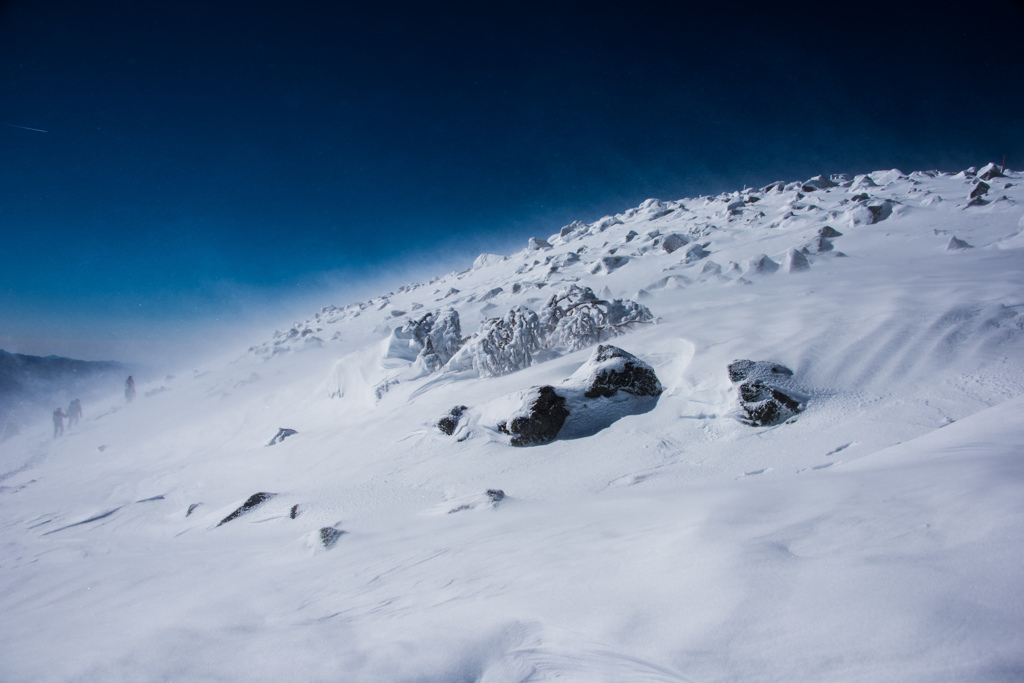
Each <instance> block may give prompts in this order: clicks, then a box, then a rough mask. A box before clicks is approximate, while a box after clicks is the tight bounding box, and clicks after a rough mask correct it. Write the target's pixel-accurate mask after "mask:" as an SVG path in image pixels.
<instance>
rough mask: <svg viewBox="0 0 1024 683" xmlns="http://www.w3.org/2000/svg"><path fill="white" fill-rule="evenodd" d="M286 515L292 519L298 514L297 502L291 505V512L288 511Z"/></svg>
mask: <svg viewBox="0 0 1024 683" xmlns="http://www.w3.org/2000/svg"><path fill="white" fill-rule="evenodd" d="M288 516H289V517H291V518H292V519H295V518H296V517H298V516H299V504H298V503H296V504H295V505H292V509H291V512H289V513H288Z"/></svg>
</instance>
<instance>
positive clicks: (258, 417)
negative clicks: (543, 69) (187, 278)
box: [0, 164, 1024, 683]
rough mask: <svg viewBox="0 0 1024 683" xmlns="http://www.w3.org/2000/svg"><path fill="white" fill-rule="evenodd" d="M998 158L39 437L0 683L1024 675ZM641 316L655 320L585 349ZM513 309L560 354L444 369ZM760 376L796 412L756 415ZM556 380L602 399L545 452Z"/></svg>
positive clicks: (626, 230) (4, 448) (434, 284)
mask: <svg viewBox="0 0 1024 683" xmlns="http://www.w3.org/2000/svg"><path fill="white" fill-rule="evenodd" d="M979 167H980V168H974V169H967V170H966V171H964V172H961V173H956V174H953V173H942V172H937V171H923V172H913V173H909V174H908V173H902V172H900V171H898V170H894V171H891V172H889V171H883V172H877V173H871V174H865V175H860V176H854V175H852V174H851V175H844V174H832V175H822V176H820V177H816V178H810V179H807V180H801V181H794V182H789V181H780V182H775V183H771V184H769V185H765V186H764V187H762V188H745V189H743V190H740V191H736V192H729V193H723V194H721V195H717V196H705V197H695V198H689V199H685V200H682V201H678V202H668V201H661V200H653V201H651V202H645V203H644V205H642V206H641V207H639V208H637V209H633V210H630V211H626V212H623V213H620V214H617V215H615V216H606V217H603V218H601V219H600V220H598V221H594V222H586V221H577V222H575V223H572V224H570V225H568V226H566V227H565V228H563V229H562V230H561V231H557V233H556V235H553V236H551V237H548V238H546V239H541V238H542V237H543V234H547V233H548V232H549V230H548V229H545V230H543V232H542V233H538V235H539V236H538V238H537V239H536V240H534V242H533V243H532V244H528V243H526V240H525V239H524V245H523V249H522V250H521V251H519V252H516V253H513V254H509V255H507V256H494V257H486V258H484V259H481V260H480V262H479V263H478V267H477V268H475V269H473V268H469V267H468V266H469V264H468V263H467V268H466V269H465V270H462V271H459V272H453V273H448V274H446V275H442V276H439V277H437V278H434V279H432V280H431V281H429V282H426V283H422V284H410V285H406V286H404V287H400V288H398V289H396V290H394V291H391V292H388V293H386V294H383V295H381V296H377V297H375V298H373V299H371V300H370V301H364V302H360V303H356V304H351V305H349V306H344V307H326V308H324V309H323V310H321V311H320V313H318V314H317V315H316V316H315V317H314V318H313V319H311V320H309V321H306V322H302V323H296V324H295V325H293V326H291V327H290V328H289V329H288V330H285V331H284V332H282V333H280V334H279V335H277V336H275V337H274V338H273V339H272V340H270V341H268V342H267V343H266V344H263V345H260V346H256V347H253V348H254V350H253V352H252V353H250V354H244V355H243V356H242V357H241V358H235V360H233V361H232V362H231V363H223V364H210V365H209V366H208V367H204V368H200V369H199V371H197V372H185V373H180V372H179V373H177V374H176V379H171V378H167V379H164V380H161V381H160V382H155V381H151V380H149V379H146V378H145V377H143V376H142V375H137V376H136V381H137V382H138V390H139V397H138V398H137V399H136V400H135V401H134V402H133V403H132V404H130V405H126V404H125V401H124V398H123V395H120V394H119V395H117V396H113V397H111V399H110V400H109V401H95V402H86V403H85V405H84V408H85V413H84V416H83V419H82V420H81V422H80V424H79V425H76V427H75V429H73V430H70V431H68V432H66V434H65V436H64V437H63V438H60V439H56V440H55V439H53V438H52V433H51V432H50V431H49V430H45V429H40V428H35V427H33V428H31V429H25V430H22V432H21V433H20V434H18V435H14V436H12V437H11V438H9V439H7V440H6V441H4V442H3V443H0V516H2V518H3V519H4V524H3V525H0V544H2V547H3V549H4V550H3V553H2V556H0V612H2V613H3V615H4V619H3V620H0V652H2V653H3V656H2V657H0V680H4V681H7V680H11V681H37V680H40V681H43V680H45V681H84V680H204V681H205V680H225V681H227V680H239V679H247V680H309V681H333V680H354V681H364V680H365V681H410V680H426V681H449V680H456V681H463V680H464V681H482V682H484V683H487V682H494V681H526V680H584V681H600V680H615V681H631V680H665V681H680V680H689V681H711V680H714V681H726V680H730V681H731V680H738V681H745V680H814V681H850V680H864V681H876V680H893V681H897V680H898V681H909V682H917V683H925V682H927V683H931V682H932V681H936V680H969V681H984V682H992V683H995V682H996V681H1006V680H1016V679H1018V678H1020V675H1019V674H1020V672H1021V671H1024V653H1022V650H1021V646H1020V642H1019V641H1020V636H1019V634H1020V633H1022V632H1024V602H1022V599H1021V597H1020V596H1022V595H1024V584H1022V579H1021V578H1020V572H1019V571H1016V568H1017V567H1020V566H1021V565H1022V564H1024V507H1022V506H1021V504H1020V501H1021V500H1024V467H1022V465H1024V459H1022V458H1021V453H1022V449H1024V428H1022V424H1021V420H1020V419H1019V416H1020V414H1021V410H1022V409H1024V402H1022V397H1024V301H1022V298H1021V292H1024V268H1022V267H1021V264H1022V259H1024V186H1022V182H1021V181H1022V180H1024V177H1022V175H1021V174H1020V173H1018V172H1016V171H1011V170H1006V171H1005V172H1004V171H1003V170H1002V168H1001V167H1000V168H999V169H996V167H994V166H991V165H989V166H985V167H981V165H980V164H979ZM996 170H998V172H999V173H1000V175H996V174H995V173H994V171H996ZM982 176H986V177H982ZM825 179H827V180H828V181H829V183H834V186H827V185H828V184H827V183H825V182H823V181H824V180H825ZM981 183H984V186H982V185H981ZM972 195H973V196H972ZM872 207H874V208H875V209H877V210H876V211H873V210H872ZM890 210H891V212H890ZM876 214H877V215H876ZM673 236H678V237H673ZM954 238H955V240H956V241H953V240H954ZM961 242H962V243H964V244H966V245H969V246H962V245H960V244H959V243H961ZM545 243H546V244H547V246H545ZM829 246H831V249H830V248H828V247H829ZM696 247H699V248H700V250H701V252H700V254H698V252H697V249H696ZM531 248H532V249H531ZM794 252H795V253H799V254H801V255H802V256H804V257H805V259H806V262H807V264H806V267H803V261H802V260H801V259H800V258H798V257H796V256H795V255H794ZM688 253H689V258H688V257H687V254H688ZM698 255H700V256H701V257H700V258H697V256H698ZM844 255H845V257H844ZM605 259H609V260H608V261H606V260H605ZM769 261H770V262H771V263H769ZM772 263H774V264H775V265H776V266H777V267H776V268H772V265H771V264H772ZM599 264H600V265H599ZM607 266H615V267H612V268H609V267H607ZM595 271H596V272H595ZM573 286H575V287H577V288H579V290H581V292H583V294H579V293H577V294H576V295H574V296H571V297H569V298H568V299H566V300H563V301H556V304H557V306H558V307H560V308H561V310H562V313H564V314H565V315H564V317H558V316H551V317H550V319H555V320H556V322H555V323H554V327H551V325H550V324H548V325H547V326H545V323H544V320H545V315H544V312H545V311H546V310H548V308H549V303H551V301H552V299H553V298H557V297H558V296H559V294H560V293H561V292H563V291H564V290H568V289H571V288H572V287H573ZM586 288H590V290H591V292H593V296H594V297H596V299H599V300H601V301H603V302H607V304H608V305H607V306H605V305H597V304H594V303H593V299H591V297H590V295H585V289H586ZM616 300H622V301H623V304H624V305H625V302H627V301H629V300H632V301H633V302H636V303H637V304H638V306H637V307H636V308H634V309H633V310H634V311H640V310H641V309H640V308H639V306H643V307H644V309H647V310H649V311H651V312H653V314H656V315H657V324H656V325H655V324H651V323H652V322H653V320H652V321H648V322H640V321H639V319H638V320H637V321H635V322H631V323H630V324H628V325H627V326H626V327H625V328H623V329H622V330H621V331H626V330H628V334H623V335H618V336H615V337H605V336H604V334H605V333H606V332H607V333H608V334H611V330H612V329H614V327H612V328H607V327H606V328H605V329H604V330H603V331H601V333H600V335H593V334H584V332H585V331H586V330H594V329H600V328H601V325H604V324H605V323H604V322H601V321H602V320H605V319H608V318H615V314H613V312H612V308H613V304H614V303H615V302H616ZM580 302H585V305H580V306H577V307H576V308H573V306H574V305H575V304H577V303H580ZM570 309H572V310H573V311H574V310H585V311H588V313H587V317H586V319H583V318H581V319H579V320H577V321H575V322H573V325H572V326H568V325H569V324H568V323H565V325H566V326H567V327H566V328H565V329H566V330H570V331H571V332H572V333H571V334H569V336H568V337H564V338H563V337H562V336H561V333H560V332H558V330H559V325H562V324H563V323H562V321H563V320H565V319H566V318H569V317H571V315H570V314H571V311H570ZM449 310H451V311H454V312H455V313H457V314H458V320H459V332H458V333H456V332H455V331H454V329H455V325H454V320H455V319H454V315H449ZM509 311H519V312H520V313H521V315H520V318H521V319H522V321H523V324H524V325H525V327H527V328H529V327H530V325H532V324H533V323H532V322H531V321H532V318H531V317H530V315H529V313H527V312H526V311H532V312H535V314H536V318H537V321H536V330H535V331H536V335H537V339H538V340H543V341H544V342H545V343H550V344H551V347H550V348H549V347H547V346H543V345H539V346H538V348H537V350H536V351H535V352H533V360H532V362H531V363H530V364H526V363H523V362H519V361H515V362H512V361H511V360H510V361H509V363H508V364H507V366H508V367H513V366H525V367H521V368H520V369H518V370H517V371H515V372H509V373H506V374H496V375H489V376H487V377H486V378H484V379H481V378H480V377H479V373H478V372H474V371H472V366H470V368H471V369H470V370H469V371H459V372H446V371H444V367H445V366H442V369H440V370H434V371H430V370H431V368H432V367H434V366H436V365H437V362H438V361H439V360H443V357H444V354H446V353H449V352H452V350H453V348H454V345H455V340H456V337H458V336H459V335H462V338H461V340H460V342H461V344H462V345H464V344H465V343H466V342H467V339H466V335H469V337H470V338H472V336H473V334H474V333H475V332H477V331H478V330H479V329H480V327H481V324H482V323H486V321H488V320H492V319H497V320H504V319H505V318H506V315H507V312H509ZM641 317H643V316H641ZM626 318H628V316H624V318H623V319H626ZM446 321H447V322H446ZM598 323H600V324H598ZM516 325H518V322H516V323H515V324H514V325H511V326H510V327H515V326H516ZM485 327H486V325H485ZM396 329H397V330H399V334H393V333H394V332H395V330H396ZM487 329H488V330H490V329H491V328H490V327H487ZM306 330H309V331H308V332H306ZM505 331H507V330H502V333H504V332H505ZM523 334H524V335H525V334H526V333H525V332H523ZM313 337H315V338H317V339H319V340H321V343H317V342H315V341H314V342H307V341H306V340H307V339H309V338H313ZM500 337H501V335H498V334H496V338H500ZM598 337H599V338H600V340H599V341H596V342H594V345H593V346H589V347H582V348H579V347H580V344H574V343H571V342H575V341H576V340H584V339H590V340H592V339H596V338H598ZM428 339H429V344H430V346H431V347H432V348H433V349H434V354H435V355H436V356H437V358H438V361H434V360H431V361H429V362H428V359H427V356H428V354H427V353H425V350H426V348H427V345H428V341H427V340H428ZM611 344H614V345H616V346H618V347H619V348H621V349H626V350H628V351H629V352H631V353H632V354H633V355H634V356H635V357H636V358H637V359H639V360H640V361H642V362H643V363H645V364H646V365H648V366H650V368H652V369H653V371H654V372H655V373H656V378H657V384H658V385H660V388H661V393H660V394H658V395H657V396H654V395H636V394H631V393H628V392H625V391H623V390H619V391H617V392H616V393H615V394H614V395H612V396H610V397H606V396H604V395H603V393H604V392H603V391H601V392H598V393H599V394H600V395H598V396H597V397H596V398H591V397H588V396H587V395H586V394H587V389H586V388H584V387H586V386H590V385H591V384H592V382H591V381H590V379H586V380H585V381H584V380H581V379H580V377H581V376H584V375H585V376H586V377H587V378H590V377H591V376H592V375H595V374H596V375H597V376H602V377H605V380H606V382H605V381H602V382H601V383H600V384H599V385H600V386H604V385H605V384H606V383H607V384H608V385H609V386H612V385H615V386H619V385H621V384H622V383H625V385H627V386H637V387H642V386H646V385H647V384H653V382H650V383H648V382H646V381H643V380H642V379H640V380H639V381H634V380H637V379H638V378H636V377H633V378H632V379H631V373H630V372H628V368H627V361H626V360H624V357H623V356H620V357H618V358H615V357H614V355H615V354H614V352H613V354H612V357H610V358H608V359H606V361H602V363H603V362H608V363H609V365H608V366H607V368H606V369H609V370H614V373H613V372H608V373H606V374H604V375H602V374H601V372H597V373H594V366H593V365H592V364H591V363H590V361H591V358H592V356H594V354H595V353H596V352H600V351H601V347H608V346H609V345H611ZM462 345H460V347H459V351H455V352H454V353H453V355H452V358H451V359H449V361H448V363H451V362H452V359H454V358H455V356H457V355H458V353H459V352H461V349H462V348H463V346H462ZM526 346H529V344H527V345H526ZM513 348H518V347H516V346H515V345H513ZM570 348H577V349H578V350H570ZM439 349H440V351H439ZM496 357H501V356H500V354H499V355H498V356H496ZM514 357H515V353H512V352H509V353H508V354H507V358H508V359H513V358H514ZM737 359H749V361H750V362H749V364H744V365H743V366H741V367H740V368H738V369H743V367H745V368H747V370H748V372H746V374H743V376H742V378H736V379H734V378H733V377H730V374H729V371H728V367H729V365H730V364H733V363H734V362H735V361H736V360H737ZM539 360H544V362H537V361H539ZM446 365H447V364H446ZM776 366H778V367H781V368H785V369H787V370H790V371H791V372H792V375H791V376H790V375H787V374H786V373H785V372H772V370H771V368H772V367H776ZM602 367H604V366H602ZM584 368H587V369H585V370H584ZM751 368H753V369H754V370H755V371H756V372H750V369H751ZM577 373H579V374H577ZM757 373H762V374H760V375H758V374H757ZM573 378H575V379H573ZM567 379H572V381H571V382H566V381H565V380H567ZM577 380H579V381H577ZM755 382H760V384H761V387H763V388H764V389H765V391H768V390H769V389H770V390H771V391H780V392H782V393H784V394H786V396H789V397H790V398H793V399H799V403H798V404H797V407H798V408H799V412H797V413H795V414H793V415H792V416H790V417H788V418H785V419H782V418H783V415H782V414H781V413H780V414H779V415H778V416H777V417H776V418H772V420H762V422H763V423H761V424H759V423H756V422H755V421H754V420H753V419H748V420H747V422H749V424H744V423H743V420H742V419H741V420H737V419H735V418H737V417H742V413H738V412H737V411H739V410H742V408H741V407H740V406H741V401H743V400H745V399H744V397H743V394H742V391H741V389H740V386H741V385H742V384H744V383H747V384H751V385H752V384H753V383H755ZM161 387H163V389H164V390H162V391H159V392H158V393H154V392H155V390H157V389H160V388H161ZM533 387H536V388H538V390H537V392H536V394H535V396H539V395H540V390H539V388H541V387H549V388H550V391H551V394H553V395H554V396H558V397H560V398H561V399H563V400H564V403H563V404H562V406H563V407H564V409H565V411H566V412H567V413H568V414H567V415H565V416H564V420H563V422H562V424H561V426H560V427H559V428H558V431H557V433H556V434H555V436H554V438H553V439H552V440H550V441H546V442H544V443H540V444H535V445H534V446H532V447H528V448H516V447H511V445H510V443H511V439H512V435H511V434H503V433H502V432H500V431H499V430H498V425H499V424H500V423H502V422H505V423H506V426H507V423H508V421H509V420H510V418H515V417H526V416H527V415H528V412H527V411H525V410H524V402H526V400H527V394H528V392H530V391H531V388H533ZM753 388H754V389H758V387H756V386H754V387H753ZM595 389H596V387H595ZM771 391H768V393H771ZM798 393H799V396H798V395H797V394H798ZM748 394H749V396H748V398H750V399H751V400H750V401H747V402H748V403H750V405H751V406H752V407H753V408H754V409H755V412H754V415H753V416H751V415H750V414H747V417H748V418H751V417H757V416H758V415H759V413H758V412H757V409H758V407H759V406H762V405H763V403H764V402H767V401H768V399H767V398H766V397H764V395H763V394H757V393H756V392H755V393H750V392H748ZM330 397H333V398H330ZM772 397H773V398H776V397H774V395H773V396H772ZM759 398H760V399H761V400H757V399H759ZM776 400H778V399H777V398H776ZM557 403H558V401H554V400H552V404H557ZM779 404H780V405H781V406H783V407H785V403H784V402H782V401H779ZM645 409H646V410H645ZM794 418H795V419H794ZM442 422H443V425H442ZM281 430H289V431H291V432H294V433H292V434H290V435H289V436H288V437H287V438H286V439H284V438H282V439H280V440H278V441H277V443H275V444H274V445H273V446H272V447H269V448H268V447H267V442H268V439H271V437H273V436H274V435H275V432H281ZM449 431H450V434H449ZM510 431H511V430H510ZM271 492H273V495H272V496H271ZM492 492H493V493H492ZM250 501H251V503H252V504H251V505H248V504H249V503H250ZM236 512H238V513H239V514H237V515H235V513H236ZM232 515H235V516H234V517H232V519H231V520H230V521H228V522H227V523H224V524H222V525H220V526H218V524H219V523H220V522H222V521H223V520H225V519H226V518H228V517H231V516H232ZM595 568H596V569H595ZM140 615H143V616H144V618H140ZM98 625H99V626H101V627H100V628H98V627H97V626H98ZM965 625H966V626H965ZM55 643H57V644H59V647H60V656H59V657H54V656H53V651H54V644H55ZM324 643H331V646H330V647H327V648H325V647H324Z"/></svg>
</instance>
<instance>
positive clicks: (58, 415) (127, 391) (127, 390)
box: [53, 375, 135, 439]
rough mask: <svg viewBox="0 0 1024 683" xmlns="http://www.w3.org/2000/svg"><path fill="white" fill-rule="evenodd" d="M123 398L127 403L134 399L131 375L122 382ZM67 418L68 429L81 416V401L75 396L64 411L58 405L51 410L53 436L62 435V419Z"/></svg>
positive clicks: (133, 383) (133, 384)
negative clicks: (55, 408)
mask: <svg viewBox="0 0 1024 683" xmlns="http://www.w3.org/2000/svg"><path fill="white" fill-rule="evenodd" d="M124 398H125V400H126V401H128V403H131V402H132V401H133V400H135V380H134V379H132V377H131V375H129V376H128V379H127V380H125V383H124ZM65 418H67V421H68V429H70V428H71V427H73V426H75V425H76V424H78V421H79V420H80V419H81V418H82V402H81V401H80V400H78V399H77V398H76V399H75V400H73V401H72V402H71V404H70V405H68V411H67V412H66V413H65V412H64V408H62V407H58V408H57V410H55V411H53V438H55V439H56V438H57V437H58V436H64V419H65Z"/></svg>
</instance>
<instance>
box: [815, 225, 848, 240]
mask: <svg viewBox="0 0 1024 683" xmlns="http://www.w3.org/2000/svg"><path fill="white" fill-rule="evenodd" d="M818 234H819V235H821V236H822V237H828V238H833V237H842V236H843V233H841V232H839V231H838V230H836V229H835V228H833V227H832V226H831V225H826V226H825V227H824V228H822V229H820V230H818Z"/></svg>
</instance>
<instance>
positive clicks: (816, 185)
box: [803, 175, 836, 192]
mask: <svg viewBox="0 0 1024 683" xmlns="http://www.w3.org/2000/svg"><path fill="white" fill-rule="evenodd" d="M831 187H836V183H834V182H832V181H831V180H830V179H829V178H826V177H825V176H823V175H816V176H814V177H813V178H811V179H810V180H807V181H805V182H804V184H803V191H804V192H815V191H816V190H827V189H829V188H831Z"/></svg>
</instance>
